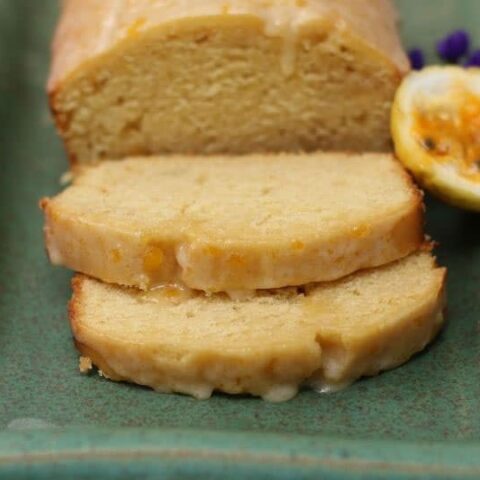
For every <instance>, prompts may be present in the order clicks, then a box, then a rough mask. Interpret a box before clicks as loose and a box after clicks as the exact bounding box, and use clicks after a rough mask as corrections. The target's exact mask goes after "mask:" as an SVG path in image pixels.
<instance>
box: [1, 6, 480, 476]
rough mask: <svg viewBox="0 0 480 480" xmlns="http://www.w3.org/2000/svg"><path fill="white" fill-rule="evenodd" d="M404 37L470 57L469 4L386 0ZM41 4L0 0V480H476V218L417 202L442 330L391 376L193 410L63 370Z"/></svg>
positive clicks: (479, 368) (218, 398)
mask: <svg viewBox="0 0 480 480" xmlns="http://www.w3.org/2000/svg"><path fill="white" fill-rule="evenodd" d="M398 3H399V5H400V8H401V10H402V13H403V30H404V35H405V39H406V43H407V44H408V45H410V46H413V45H420V46H423V47H426V49H427V50H428V51H429V52H432V51H433V43H434V39H435V38H437V37H438V36H439V35H441V34H442V33H445V32H446V31H448V30H449V29H451V28H458V27H464V28H467V29H469V30H470V31H471V32H472V33H473V34H474V37H475V38H476V41H477V42H478V46H479V47H480V26H479V25H480V24H478V18H479V17H480V2H478V1H477V0H435V1H433V0H430V1H427V0H425V1H418V0H399V2H398ZM56 14H57V1H56V0H42V1H37V0H0V98H1V100H0V478H8V479H19V478H39V479H43V478H45V479H47V478H48V479H50V478H59V479H60V478H72V477H75V478H85V479H100V478H101V479H107V478H114V477H115V478H119V477H125V478H136V479H140V478H142V479H147V478H166V479H168V478H172V479H173V478H219V479H220V478H222V479H224V478H229V479H236V478H238V479H240V478H271V479H274V478H275V479H283V478H304V479H307V478H320V477H321V478H327V479H330V478H332V479H334V478H389V479H395V478H399V479H400V478H424V479H427V478H432V479H433V478H452V477H454V478H478V477H480V216H479V215H473V214H468V213H464V212H461V211H459V210H455V209H453V208H449V207H446V206H444V205H441V204H440V203H437V202H435V201H432V200H429V201H428V215H427V217H428V231H429V233H430V234H431V235H432V236H433V238H435V239H436V240H438V241H439V242H440V247H439V249H438V256H439V259H440V262H441V263H442V264H445V265H447V266H448V268H449V280H448V286H449V294H448V296H449V309H448V325H447V326H446V328H445V330H444V331H443V333H442V334H441V336H440V337H439V338H438V340H437V341H436V342H435V343H434V344H433V345H432V346H431V347H430V348H429V349H428V350H427V351H426V352H425V353H423V354H421V355H418V356H417V357H416V358H415V359H414V360H413V361H411V362H410V363H408V364H407V365H405V366H404V367H402V368H399V369H396V370H394V371H392V372H388V373H385V374H382V375H380V376H379V377H376V378H372V379H368V380H363V381H360V382H358V383H357V384H355V385H353V386H352V387H351V388H349V389H347V390H345V391H342V392H339V393H336V394H333V395H326V396H319V395H317V394H315V393H312V392H308V391H306V392H302V393H301V394H300V395H299V396H298V397H297V398H296V399H294V400H293V401H290V402H287V403H284V404H269V403H265V402H262V401H260V400H258V399H253V398H248V397H243V398H230V397H227V396H222V395H215V396H214V397H213V398H212V399H211V400H209V401H204V402H200V401H196V400H193V399H191V398H188V397H184V396H179V395H160V394H157V393H154V392H152V391H150V390H148V389H144V388H139V387H135V386H132V385H126V384H115V383H110V382H107V381H105V380H103V379H101V378H99V377H96V376H82V375H80V374H79V373H78V371H77V362H78V359H77V354H76V352H75V349H74V347H73V344H72V339H71V333H70V329H69V326H68V322H67V315H66V303H67V301H68V299H69V296H70V287H69V278H70V274H69V273H67V272H66V271H64V270H61V269H54V268H52V267H50V265H49V264H48V261H47V259H46V256H45V253H44V250H43V241H42V217H41V213H40V211H39V209H38V208H37V202H38V199H39V198H40V197H41V196H44V195H51V194H54V193H55V192H57V191H58V190H59V189H60V185H59V177H60V175H61V173H62V172H63V171H64V170H65V169H66V161H65V156H64V153H63V150H62V147H61V145H60V142H59V140H58V139H57V138H56V135H55V133H54V130H53V127H52V124H51V120H50V116H49V112H48V109H47V105H46V100H45V95H44V82H45V78H46V72H47V68H48V45H49V41H50V36H51V32H52V29H53V26H54V23H55V19H56Z"/></svg>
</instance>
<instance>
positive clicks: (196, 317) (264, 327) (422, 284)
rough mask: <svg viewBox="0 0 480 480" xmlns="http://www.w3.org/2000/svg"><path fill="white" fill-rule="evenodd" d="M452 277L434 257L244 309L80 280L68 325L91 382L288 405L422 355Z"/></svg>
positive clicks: (194, 296) (199, 296)
mask: <svg viewBox="0 0 480 480" xmlns="http://www.w3.org/2000/svg"><path fill="white" fill-rule="evenodd" d="M444 278H445V270H444V269H441V268H438V267H436V266H435V263H434V260H433V258H432V257H431V256H430V254H429V253H427V252H421V253H417V254H413V255H412V256H409V257H407V258H405V259H403V260H400V261H398V262H396V263H393V264H390V265H387V266H384V267H380V268H378V269H375V270H369V271H364V272H360V273H356V274H354V275H352V276H350V277H348V278H345V279H342V280H339V281H337V282H333V283H326V284H316V285H310V286H307V287H305V288H301V289H292V288H290V289H284V290H277V291H270V292H267V291H262V292H257V294H256V295H255V296H254V297H253V298H250V299H248V300H243V301H237V302H233V301H231V300H230V299H228V298H227V297H226V296H225V295H224V294H216V295H211V296H207V295H205V294H203V293H194V292H191V291H190V292H188V291H182V290H178V289H174V288H169V287H165V288H163V289H159V290H157V291H153V292H142V291H140V290H136V289H128V288H122V287H118V286H113V285H108V284H105V283H101V282H99V281H97V280H93V279H91V278H88V277H86V276H81V275H80V276H77V277H76V278H75V279H74V282H73V288H74V294H73V298H72V301H71V304H70V321H71V325H72V329H73V332H74V336H75V339H76V344H77V347H78V349H79V351H80V352H81V354H82V358H81V368H82V370H83V371H84V372H86V371H88V370H89V369H90V368H91V367H92V365H95V366H97V367H98V368H99V369H100V370H101V374H102V375H103V376H105V377H107V378H110V379H112V380H118V381H120V380H125V381H129V382H135V383H138V384H141V385H146V386H149V387H152V388H154V389H156V390H158V391H160V392H181V393H185V394H189V395H193V396H195V397H197V398H201V399H204V398H208V397H209V396H210V395H211V393H212V391H214V390H219V391H222V392H227V393H231V394H240V393H248V394H252V395H258V396H261V397H263V398H264V399H266V400H270V401H283V400H288V399H289V398H291V397H293V396H294V395H295V394H296V392H297V390H298V388H299V386H301V385H305V384H310V385H312V386H314V387H315V388H317V389H319V390H322V391H326V390H335V389H338V388H341V387H342V386H346V385H348V384H349V383H350V382H352V381H354V380H355V379H357V378H359V377H361V376H364V375H375V374H377V373H379V372H380V371H382V370H386V369H390V368H393V367H396V366H398V365H400V364H402V363H404V362H405V361H407V360H408V359H409V358H410V357H411V356H412V355H413V354H414V353H416V352H418V351H420V350H422V349H423V348H424V347H425V345H427V344H428V343H429V342H430V341H431V340H432V339H433V337H434V336H435V334H436V333H437V332H438V330H439V329H440V327H441V325H442V321H443V315H442V313H443V306H444Z"/></svg>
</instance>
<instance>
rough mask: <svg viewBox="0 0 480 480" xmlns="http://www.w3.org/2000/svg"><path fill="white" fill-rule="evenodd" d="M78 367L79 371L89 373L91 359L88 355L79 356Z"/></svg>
mask: <svg viewBox="0 0 480 480" xmlns="http://www.w3.org/2000/svg"><path fill="white" fill-rule="evenodd" d="M78 367H79V369H80V372H81V373H89V372H90V370H91V369H92V368H93V365H92V360H91V359H90V358H88V357H80V359H79V362H78Z"/></svg>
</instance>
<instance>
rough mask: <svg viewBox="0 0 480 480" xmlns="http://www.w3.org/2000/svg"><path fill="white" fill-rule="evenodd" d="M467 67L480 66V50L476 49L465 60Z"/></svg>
mask: <svg viewBox="0 0 480 480" xmlns="http://www.w3.org/2000/svg"><path fill="white" fill-rule="evenodd" d="M465 66H466V67H480V50H475V51H474V52H473V53H472V54H471V55H470V56H469V57H468V59H467V61H466V62H465Z"/></svg>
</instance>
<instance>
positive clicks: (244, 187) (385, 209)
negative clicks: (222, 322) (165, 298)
mask: <svg viewBox="0 0 480 480" xmlns="http://www.w3.org/2000/svg"><path fill="white" fill-rule="evenodd" d="M42 207H43V209H44V211H45V217H46V226H45V234H46V244H47V249H48V252H49V255H50V258H51V260H52V262H53V263H54V264H58V265H65V266H67V267H70V268H71V269H73V270H76V271H78V272H81V273H84V274H87V275H90V276H93V277H96V278H98V279H100V280H103V281H106V282H111V283H117V284H121V285H127V286H136V287H139V288H141V289H151V288H155V287H158V286H161V285H165V284H172V283H182V284H184V285H186V286H188V287H190V288H194V289H201V290H205V291H209V292H216V291H231V292H234V291H236V290H242V291H243V290H255V289H265V288H277V287H284V286H295V285H303V284H306V283H310V282H318V281H328V280H335V279H338V278H341V277H343V276H345V275H348V274H350V273H352V272H354V271H356V270H359V269H362V268H369V267H374V266H379V265H383V264H385V263H388V262H391V261H394V260H397V259H399V258H402V257H404V256H406V255H408V254H409V253H411V252H413V251H414V250H416V249H418V248H419V247H420V245H421V244H422V243H423V203H422V197H421V195H420V193H419V191H418V190H417V189H416V187H415V186H414V185H413V183H412V181H411V179H410V177H409V176H408V175H407V174H406V173H405V172H404V170H403V168H402V167H401V165H400V164H399V163H397V162H396V160H395V159H394V158H393V157H392V156H391V155H388V154H368V155H347V154H333V153H331V154H330V153H326V154H321V153H316V154H310V155H278V156H266V155H253V156H245V157H233V158H229V157H228V158H227V157H209V158H202V159H198V158H194V157H171V158H155V157H154V158H143V159H129V160H125V161H117V162H115V161H112V162H104V163H101V164H99V165H97V166H94V167H88V168H85V169H83V170H82V172H81V173H80V174H79V175H78V176H77V177H76V178H75V180H74V183H73V185H72V186H70V187H69V188H67V189H66V190H65V191H64V192H63V193H61V194H60V195H58V196H57V197H55V198H53V199H45V200H43V201H42Z"/></svg>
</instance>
